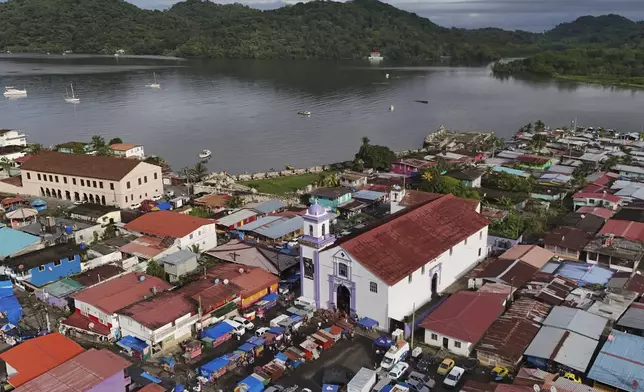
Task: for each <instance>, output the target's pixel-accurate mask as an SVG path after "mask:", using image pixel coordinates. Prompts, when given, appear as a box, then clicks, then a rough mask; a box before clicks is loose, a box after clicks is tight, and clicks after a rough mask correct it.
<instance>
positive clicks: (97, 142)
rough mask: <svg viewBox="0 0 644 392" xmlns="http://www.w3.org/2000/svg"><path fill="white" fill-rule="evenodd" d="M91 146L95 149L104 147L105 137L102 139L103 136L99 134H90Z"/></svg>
mask: <svg viewBox="0 0 644 392" xmlns="http://www.w3.org/2000/svg"><path fill="white" fill-rule="evenodd" d="M91 144H92V148H93V149H94V150H96V151H98V150H100V149H101V148H104V147H105V146H106V145H107V144H105V139H103V136H100V135H94V136H92V142H91Z"/></svg>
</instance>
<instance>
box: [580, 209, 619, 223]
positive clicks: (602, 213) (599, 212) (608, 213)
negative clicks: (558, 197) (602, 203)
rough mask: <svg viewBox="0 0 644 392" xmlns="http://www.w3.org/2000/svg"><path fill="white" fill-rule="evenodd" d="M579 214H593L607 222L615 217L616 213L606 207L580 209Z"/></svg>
mask: <svg viewBox="0 0 644 392" xmlns="http://www.w3.org/2000/svg"><path fill="white" fill-rule="evenodd" d="M577 212H580V213H582V214H591V215H595V216H598V217H600V218H604V219H605V220H608V219H610V218H611V217H612V216H613V215H615V211H613V210H611V209H609V208H604V207H591V206H587V207H580V208H579V209H578V210H577Z"/></svg>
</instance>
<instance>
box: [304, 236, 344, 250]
mask: <svg viewBox="0 0 644 392" xmlns="http://www.w3.org/2000/svg"><path fill="white" fill-rule="evenodd" d="M300 241H303V242H310V243H311V244H314V245H315V246H316V247H317V248H318V249H320V248H321V247H323V246H326V245H329V244H332V243H333V242H334V241H335V236H334V235H331V234H327V235H325V236H324V237H322V238H316V237H311V236H309V235H303V236H302V238H301V239H300Z"/></svg>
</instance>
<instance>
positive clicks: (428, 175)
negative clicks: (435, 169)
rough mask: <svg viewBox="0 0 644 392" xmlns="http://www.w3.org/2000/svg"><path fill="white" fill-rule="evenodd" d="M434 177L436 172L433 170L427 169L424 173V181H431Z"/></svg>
mask: <svg viewBox="0 0 644 392" xmlns="http://www.w3.org/2000/svg"><path fill="white" fill-rule="evenodd" d="M433 179H434V174H433V173H432V171H431V170H425V172H424V173H423V181H427V182H430V181H431V180H433Z"/></svg>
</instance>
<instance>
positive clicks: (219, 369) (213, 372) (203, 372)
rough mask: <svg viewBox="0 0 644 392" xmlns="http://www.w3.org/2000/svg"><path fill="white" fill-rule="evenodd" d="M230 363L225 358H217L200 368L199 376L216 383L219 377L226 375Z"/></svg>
mask: <svg viewBox="0 0 644 392" xmlns="http://www.w3.org/2000/svg"><path fill="white" fill-rule="evenodd" d="M229 364H230V361H229V360H228V359H226V358H224V357H219V358H215V359H213V360H212V361H210V362H208V363H207V364H205V365H203V366H201V367H200V368H199V375H200V376H202V377H205V378H207V379H208V380H209V381H210V382H214V381H215V380H216V379H218V378H219V377H221V376H223V375H224V374H226V372H227V371H228V365H229Z"/></svg>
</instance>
